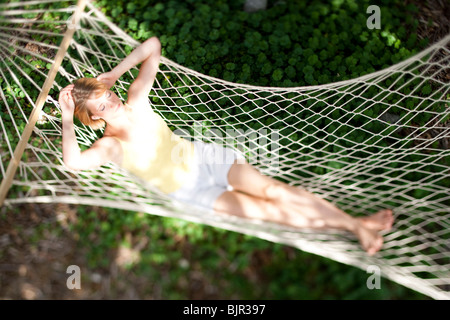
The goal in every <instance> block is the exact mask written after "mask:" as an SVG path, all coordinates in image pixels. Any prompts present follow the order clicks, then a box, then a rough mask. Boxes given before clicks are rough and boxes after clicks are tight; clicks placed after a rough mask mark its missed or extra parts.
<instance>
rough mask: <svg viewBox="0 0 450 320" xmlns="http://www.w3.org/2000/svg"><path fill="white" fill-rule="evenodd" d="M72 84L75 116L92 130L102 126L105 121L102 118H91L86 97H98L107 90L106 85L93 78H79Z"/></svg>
mask: <svg viewBox="0 0 450 320" xmlns="http://www.w3.org/2000/svg"><path fill="white" fill-rule="evenodd" d="M73 84H74V87H73V90H72V97H73V101H74V103H75V110H74V115H75V117H77V118H78V120H80V121H81V122H82V123H83V124H85V125H87V126H90V127H91V128H92V129H94V130H98V129H101V128H103V127H104V126H105V121H104V120H102V119H98V120H93V119H92V112H90V111H89V110H88V108H87V107H86V102H87V100H88V99H96V98H99V97H100V96H101V95H102V94H104V93H105V91H106V90H108V88H107V86H106V85H105V84H104V83H102V82H100V81H98V80H97V79H95V78H80V79H78V80H76V81H75V82H74V83H73Z"/></svg>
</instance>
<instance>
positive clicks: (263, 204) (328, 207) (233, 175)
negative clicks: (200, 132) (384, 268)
mask: <svg viewBox="0 0 450 320" xmlns="http://www.w3.org/2000/svg"><path fill="white" fill-rule="evenodd" d="M228 181H229V183H230V185H231V186H232V187H233V189H234V190H235V191H233V192H226V193H224V194H223V195H222V196H221V197H219V199H218V200H217V201H216V209H217V210H218V211H222V212H227V213H230V214H235V215H239V216H243V217H248V218H257V219H261V220H268V221H272V222H277V223H282V224H286V225H290V226H293V227H298V228H337V229H342V230H347V231H350V232H353V233H354V234H355V235H356V236H357V237H358V238H359V240H360V242H361V245H362V246H363V248H364V249H365V250H366V251H367V252H368V253H369V254H374V253H375V252H376V251H378V250H379V249H380V248H381V245H382V238H381V236H380V235H378V232H377V231H379V230H385V229H389V228H390V227H391V225H392V220H393V219H392V212H391V211H390V210H382V211H380V212H378V213H377V214H375V215H372V216H370V217H365V218H353V217H351V216H350V215H348V214H346V213H345V212H343V211H342V210H340V209H338V208H337V207H336V206H334V205H333V204H331V203H330V202H328V201H326V200H324V199H322V198H320V197H318V196H316V195H314V194H312V193H310V192H308V191H306V190H302V189H300V188H296V187H292V186H289V185H287V184H285V183H282V182H280V181H278V180H275V179H272V178H270V177H268V176H265V175H262V174H261V173H260V172H259V171H258V170H256V169H255V168H254V167H252V166H251V165H250V164H248V163H245V164H237V163H235V164H233V165H232V167H231V169H230V171H229V173H228Z"/></svg>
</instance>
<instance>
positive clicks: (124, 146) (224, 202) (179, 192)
mask: <svg viewBox="0 0 450 320" xmlns="http://www.w3.org/2000/svg"><path fill="white" fill-rule="evenodd" d="M160 55H161V44H160V42H159V40H158V39H157V38H155V37H153V38H150V39H148V40H147V41H145V42H144V43H142V44H141V45H140V46H139V47H137V48H136V49H135V50H134V51H132V52H131V54H130V55H129V56H127V57H126V58H125V59H124V60H123V61H122V62H121V63H120V64H119V65H117V66H116V67H115V68H114V69H112V70H111V71H110V72H107V73H103V74H101V75H100V76H99V77H97V79H92V78H81V79H78V80H77V81H75V82H74V83H73V84H71V85H69V86H67V87H66V88H64V89H63V90H61V92H60V96H59V102H60V105H61V109H62V122H63V160H64V163H65V165H66V166H67V167H68V168H70V169H73V170H84V169H91V168H97V167H99V166H101V165H103V164H105V163H107V162H110V161H111V162H114V163H116V164H118V165H120V166H122V167H123V168H124V169H127V170H128V171H129V172H131V173H133V174H135V175H136V176H138V177H140V178H142V179H144V180H145V181H148V182H149V183H151V184H152V185H154V186H156V187H158V188H159V190H161V191H162V192H164V193H166V194H167V195H168V196H170V197H172V198H175V199H178V200H180V201H185V202H188V203H191V204H194V205H199V206H203V207H206V208H207V209H209V210H211V211H212V212H221V213H225V214H231V215H237V216H240V217H245V218H250V219H260V220H265V221H270V222H276V223H280V224H285V225H288V226H292V227H297V228H316V229H322V228H337V229H342V230H347V231H350V232H352V233H354V234H355V235H356V237H357V238H358V239H359V241H360V243H361V246H362V247H363V249H364V250H366V251H367V253H368V254H369V255H373V254H375V253H376V252H377V251H379V250H380V249H381V247H382V243H383V239H382V237H381V235H380V234H379V232H380V231H382V230H388V229H390V228H391V226H392V223H393V216H392V211H391V210H388V209H386V210H381V211H379V212H377V213H376V214H374V215H371V216H368V217H360V218H354V217H351V216H350V215H348V214H346V213H345V212H343V211H341V210H340V209H338V208H336V207H335V206H334V205H333V204H331V203H330V202H328V201H326V200H324V199H321V198H320V197H318V196H316V195H314V194H312V193H310V192H307V191H305V190H302V189H299V188H296V187H293V186H289V185H287V184H285V183H282V182H280V181H278V180H275V179H272V178H270V177H268V176H265V175H262V174H261V173H260V172H259V171H258V170H256V169H255V168H254V167H253V166H251V165H250V164H249V163H248V162H246V161H245V160H244V157H243V156H242V155H240V154H239V153H238V152H236V151H234V150H232V149H230V148H225V147H222V146H219V145H218V144H211V143H203V142H200V141H194V142H191V141H188V140H187V139H184V138H182V137H180V136H177V135H175V134H174V133H172V131H171V130H170V129H169V127H168V126H167V124H166V123H165V122H164V120H163V119H162V118H161V117H160V116H159V115H158V114H157V113H155V112H154V111H153V110H152V108H151V106H150V105H149V100H148V95H149V93H150V90H151V89H152V85H153V82H154V80H155V76H156V73H157V71H158V67H159V61H160ZM140 63H142V65H141V67H140V69H139V74H138V76H137V78H136V79H135V80H134V81H133V83H132V84H131V85H130V88H129V91H128V100H127V101H126V102H125V103H123V102H122V101H121V100H120V99H119V97H118V96H117V95H116V94H115V93H114V92H113V91H111V90H110V88H111V87H112V86H113V85H114V84H115V82H116V81H117V80H118V79H119V78H120V77H121V75H122V74H124V73H125V72H126V71H128V70H130V68H132V67H134V66H136V65H138V64H140ZM74 115H75V116H76V117H77V118H78V119H79V120H80V121H81V122H83V123H84V124H86V125H89V126H91V127H93V128H94V129H98V128H101V127H103V126H104V125H106V127H105V130H104V134H103V137H102V138H100V139H98V140H97V141H95V142H94V143H93V144H92V146H91V147H90V148H89V149H88V150H86V151H83V152H80V149H79V147H78V143H77V140H76V137H75V130H74V124H73V116H74ZM217 154H220V155H222V156H223V157H222V158H221V159H222V160H223V161H215V160H217V159H218V158H219V157H217ZM180 159H181V160H180ZM224 159H227V161H224ZM230 159H231V160H232V161H230Z"/></svg>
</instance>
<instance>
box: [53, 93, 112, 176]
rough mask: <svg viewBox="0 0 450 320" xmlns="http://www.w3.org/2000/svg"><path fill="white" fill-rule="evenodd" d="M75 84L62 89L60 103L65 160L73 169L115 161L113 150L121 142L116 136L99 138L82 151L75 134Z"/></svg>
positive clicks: (89, 167)
mask: <svg viewBox="0 0 450 320" xmlns="http://www.w3.org/2000/svg"><path fill="white" fill-rule="evenodd" d="M72 89H73V85H69V86H67V87H65V88H64V89H63V90H61V92H60V94H59V104H60V106H61V111H62V152H63V162H64V164H65V165H66V167H67V168H69V169H72V170H85V169H93V168H98V167H100V166H101V165H103V164H105V163H107V162H108V161H114V160H115V159H114V158H115V157H114V153H113V150H117V148H115V147H116V146H115V144H118V143H119V142H118V141H116V140H115V139H114V138H111V137H105V138H101V139H99V140H97V141H96V142H95V143H94V144H93V145H92V146H91V147H90V148H89V149H88V150H86V151H83V152H81V151H80V147H79V146H78V142H77V138H76V135H75V127H74V124H73V113H74V102H73V99H72V94H71V91H72Z"/></svg>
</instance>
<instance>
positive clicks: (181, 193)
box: [168, 141, 245, 212]
mask: <svg viewBox="0 0 450 320" xmlns="http://www.w3.org/2000/svg"><path fill="white" fill-rule="evenodd" d="M193 143H194V162H195V165H194V167H193V169H192V172H191V174H190V176H189V179H187V181H186V182H185V183H184V184H183V185H182V186H181V187H180V189H178V190H176V191H175V192H172V193H169V194H168V196H169V197H172V198H174V199H177V200H180V201H182V202H186V203H189V204H193V205H197V206H201V207H203V208H205V209H208V210H210V211H211V212H212V211H213V209H214V202H215V201H216V199H217V198H218V197H219V196H220V195H221V194H222V193H224V192H225V191H227V190H230V189H231V188H230V185H229V183H228V171H229V170H230V168H231V166H232V165H233V163H234V161H235V160H236V159H241V160H240V161H239V162H238V163H244V161H245V157H244V156H243V155H242V154H241V153H239V152H238V151H235V150H234V149H231V148H227V147H223V146H221V145H218V144H215V143H205V142H202V141H194V142H193Z"/></svg>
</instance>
